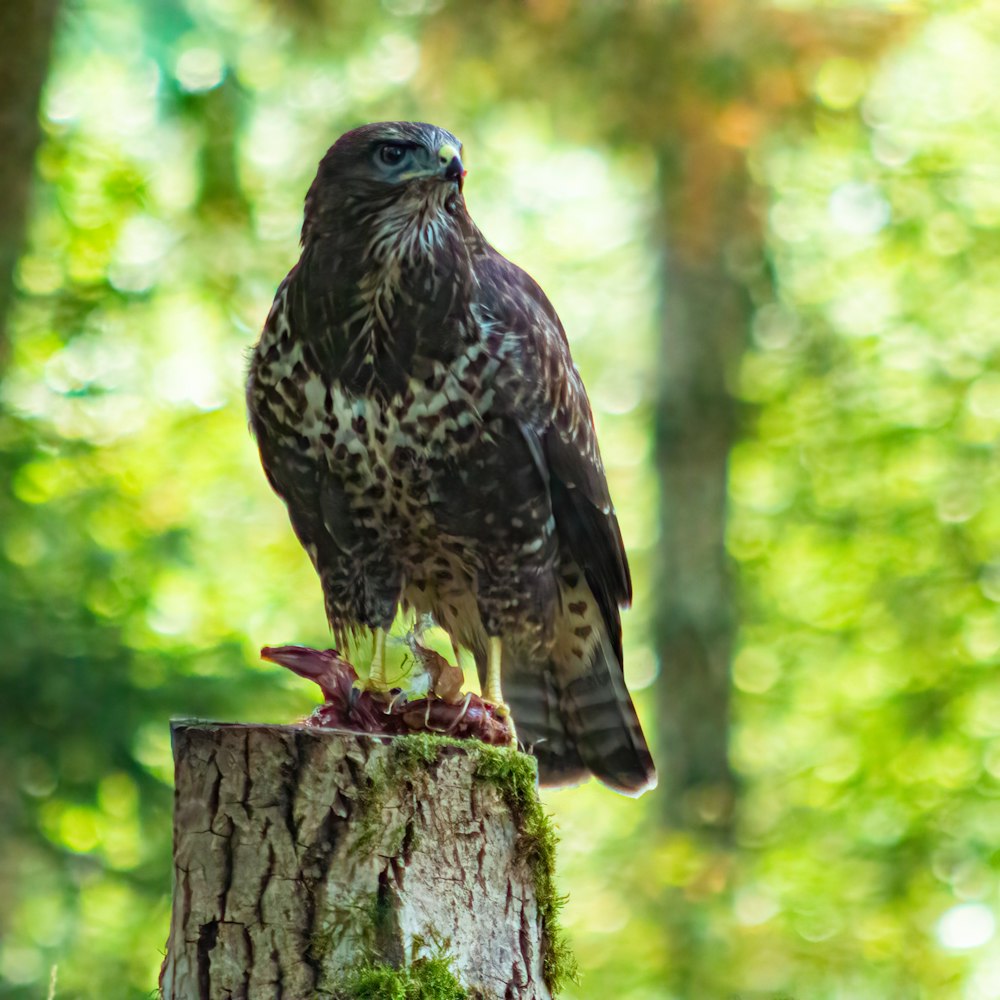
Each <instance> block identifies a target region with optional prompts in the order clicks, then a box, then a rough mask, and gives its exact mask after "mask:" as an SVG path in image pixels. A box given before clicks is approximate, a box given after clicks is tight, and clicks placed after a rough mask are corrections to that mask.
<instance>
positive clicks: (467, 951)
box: [161, 722, 549, 1000]
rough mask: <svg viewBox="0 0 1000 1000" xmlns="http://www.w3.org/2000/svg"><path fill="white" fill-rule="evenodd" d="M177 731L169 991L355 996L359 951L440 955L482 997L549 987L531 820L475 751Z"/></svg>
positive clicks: (327, 734) (233, 997)
mask: <svg viewBox="0 0 1000 1000" xmlns="http://www.w3.org/2000/svg"><path fill="white" fill-rule="evenodd" d="M172 733H173V742H174V761H175V772H176V791H175V814H174V902H173V914H172V919H171V925H170V937H169V940H168V943H167V956H166V959H165V961H164V964H163V969H162V972H161V988H162V991H163V996H164V998H165V1000H195V998H197V1000H216V998H219V1000H221V998H226V1000H253V998H264V997H267V998H274V997H282V996H284V997H293V998H296V1000H299V998H301V1000H312V998H313V997H333V996H341V995H343V993H342V992H339V990H340V989H341V985H340V984H342V982H343V977H344V974H345V970H348V969H350V968H351V967H352V966H354V965H356V963H357V962H358V961H359V960H363V959H376V960H378V961H381V962H385V963H388V964H390V965H393V966H397V967H398V966H401V965H405V964H406V963H408V962H410V961H411V960H414V959H416V958H418V957H420V956H421V955H422V954H428V953H434V952H444V953H447V954H448V955H449V956H450V957H451V958H452V960H453V969H454V971H455V973H456V976H457V978H458V980H459V981H460V982H461V983H462V984H463V985H464V986H465V987H466V989H468V991H469V994H470V996H472V997H480V998H483V1000H487V998H494V997H496V998H500V997H503V998H507V997H518V998H525V1000H534V998H538V1000H543V998H548V997H549V991H548V989H547V987H546V985H545V975H544V961H545V950H546V947H547V945H548V940H547V932H546V927H545V920H544V918H543V917H541V916H540V909H539V900H538V899H537V893H536V885H537V884H538V883H537V879H536V875H537V873H536V872H533V871H532V865H531V862H530V861H529V860H528V856H527V854H526V852H525V851H524V850H523V834H524V830H523V829H521V828H520V826H519V824H521V823H522V822H523V817H519V816H518V815H516V813H515V812H514V811H512V809H511V808H510V807H509V805H508V804H507V801H506V800H505V796H504V792H503V788H502V787H501V786H498V785H497V784H496V783H494V782H491V781H487V780H483V779H482V777H481V776H480V767H479V761H478V760H477V750H476V749H475V748H473V747H470V749H469V750H466V749H465V748H463V747H460V746H455V745H444V746H440V747H439V748H438V750H434V751H433V752H432V753H430V754H427V753H426V752H424V751H421V750H420V747H427V746H428V743H427V742H426V741H425V742H424V743H419V742H416V743H415V742H414V741H415V740H419V738H414V737H403V738H392V739H389V738H386V737H374V736H367V735H363V734H357V733H347V732H341V731H338V730H327V729H310V728H308V727H304V726H251V725H235V724H219V723H187V722H180V723H174V725H173V727H172ZM430 745H431V746H432V747H433V746H436V744H430ZM415 747H416V748H417V750H416V752H415V750H414V748H415ZM493 752H494V753H512V751H507V750H505V749H503V750H494V751H493ZM430 757H434V758H435V759H429V758H430ZM527 853H530V852H527Z"/></svg>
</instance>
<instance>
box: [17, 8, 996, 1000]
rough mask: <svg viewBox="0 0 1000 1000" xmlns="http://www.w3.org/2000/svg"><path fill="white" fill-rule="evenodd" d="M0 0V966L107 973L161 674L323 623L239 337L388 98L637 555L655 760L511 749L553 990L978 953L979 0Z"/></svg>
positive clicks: (992, 777)
mask: <svg viewBox="0 0 1000 1000" xmlns="http://www.w3.org/2000/svg"><path fill="white" fill-rule="evenodd" d="M0 29H2V30H0V39H2V43H0V44H2V45H3V47H4V53H3V56H2V59H0V148H3V149H4V150H5V152H4V154H3V156H2V157H0V358H2V360H0V774H2V775H3V780H2V782H0V816H2V828H0V997H2V998H11V1000H22V998H24V1000H27V998H37V997H41V996H45V995H46V994H47V993H48V992H49V989H50V983H51V982H52V981H53V980H55V981H56V987H55V996H57V997H59V998H95V1000H97V998H108V997H115V998H118V997H145V996H148V995H150V993H151V992H152V991H153V990H154V989H155V984H156V975H157V970H158V966H159V962H160V960H161V953H162V948H163V945H164V942H165V940H166V931H167V920H168V914H169V872H170V829H171V820H170V811H171V770H172V768H171V757H170V745H169V734H168V720H169V719H170V717H172V716H179V715H188V716H191V715H195V716H201V717H210V718H217V719H234V720H235V719H238V720H244V721H249V720H254V721H288V720H291V719H294V718H297V717H299V716H302V715H304V714H306V713H307V712H308V711H309V710H310V708H311V705H312V703H313V697H314V696H313V692H312V691H310V690H309V689H308V688H309V686H308V685H306V684H305V683H304V682H302V681H299V680H297V679H296V678H294V677H292V676H291V675H288V674H285V673H283V672H280V671H279V669H278V668H276V667H274V666H272V665H267V664H263V663H261V662H260V660H259V658H258V650H259V647H260V646H261V645H264V644H269V643H279V642H286V641H296V642H303V643H310V644H314V645H317V646H320V647H324V646H326V645H327V644H328V638H327V633H326V630H325V627H324V622H323V614H322V605H321V599H320V591H319V586H318V584H317V581H316V579H315V577H314V574H313V572H312V570H311V568H310V567H309V565H308V563H307V560H306V557H305V556H304V554H303V553H302V551H301V550H300V548H299V546H298V545H297V543H296V542H295V540H294V538H293V536H292V534H291V532H290V530H289V528H288V524H287V520H286V516H285V512H284V510H283V509H282V505H281V504H280V503H279V502H278V501H277V499H276V498H275V497H274V496H273V495H272V494H271V493H270V491H269V490H268V488H267V485H266V483H265V480H264V477H263V475H262V474H261V471H260V468H259V463H258V459H257V455H256V451H255V448H254V445H253V443H252V441H251V439H250V437H249V435H248V433H247V428H246V417H245V414H244V407H243V402H242V385H243V379H244V371H245V357H246V352H247V350H248V348H249V347H250V346H251V345H252V344H253V342H254V340H255V338H256V336H257V334H258V331H259V329H260V327H261V325H262V322H263V319H264V317H265V316H266V314H267V311H268V308H269V305H270V301H271V297H272V295H273V293H274V289H275V287H276V285H277V282H278V281H279V280H280V279H281V277H282V276H283V275H284V274H285V272H286V271H287V269H288V268H289V267H290V266H291V264H292V263H294V261H295V259H296V257H297V245H296V244H297V237H298V228H299V225H300V222H301V202H302V197H303V194H304V192H305V190H306V188H307V186H308V184H309V182H310V180H311V178H312V176H313V173H314V170H315V165H316V163H317V161H318V159H319V158H320V156H321V155H322V153H323V152H324V151H325V149H326V148H327V146H328V145H329V144H330V143H331V142H332V141H333V140H334V139H335V138H336V136H337V135H339V134H340V133H341V132H342V131H344V130H346V129H347V128H349V127H351V126H353V125H355V124H358V123H360V122H362V121H366V120H377V119H383V118H418V119H423V120H429V121H433V122H436V123H438V124H441V125H443V126H445V127H447V128H449V129H451V130H452V131H454V132H455V133H457V134H458V135H459V136H460V137H461V138H462V139H463V141H464V143H465V149H466V158H467V160H468V164H467V165H468V167H469V177H468V179H467V185H466V193H467V198H468V202H469V205H470V209H471V211H472V214H473V216H474V218H475V219H476V221H477V222H478V223H479V225H480V227H481V228H482V229H483V230H484V232H485V233H486V235H487V237H488V238H489V239H490V240H491V241H492V242H493V243H494V244H495V245H496V246H497V247H498V249H500V250H501V252H503V253H504V254H505V255H507V256H509V257H511V258H512V259H514V260H515V261H516V262H517V263H519V264H520V265H522V266H523V267H525V268H526V269H527V270H528V271H530V272H531V273H532V274H533V275H534V276H535V277H536V278H537V279H538V280H539V282H540V283H541V285H542V286H543V287H544V288H545V289H546V291H547V292H548V294H549V295H550V297H551V298H552V300H553V302H554V303H555V305H556V308H557V309H558V310H559V312H560V314H561V316H562V318H563V320H564V322H565V325H566V327H567V330H568V332H569V337H570V341H571V344H572V347H573V351H574V356H575V358H576V360H577V363H578V366H579V368H580V369H581V371H582V373H583V376H584V379H585V381H586V383H587V385H588V388H589V391H590V394H591V399H592V402H593V405H594V410H595V416H596V420H597V423H598V428H599V433H600V439H601V443H602V448H603V452H604V457H605V462H606V465H607V468H608V475H609V479H610V482H611V488H612V494H613V496H614V497H615V500H616V504H617V506H618V509H619V513H620V516H621V522H622V528H623V532H624V536H625V540H626V543H627V545H628V549H629V553H630V557H631V560H632V565H633V575H634V579H635V589H636V598H635V607H634V610H632V611H631V612H629V613H628V614H627V615H626V617H625V653H626V674H627V678H628V682H629V685H630V687H631V688H632V690H633V691H634V692H635V693H636V697H637V701H638V703H639V707H640V711H641V713H642V716H643V719H644V723H645V726H646V729H647V732H648V733H649V734H650V736H651V740H652V742H653V743H654V752H655V754H656V756H657V759H658V762H659V765H660V770H661V782H660V787H659V788H658V790H657V791H656V792H654V793H652V794H650V795H647V796H645V797H644V798H642V799H641V800H639V801H631V800H628V799H623V798H619V797H616V796H614V795H613V794H612V793H610V792H607V791H605V790H603V789H601V788H599V787H596V786H594V785H590V786H586V787H582V788H579V789H576V790H572V791H563V792H558V793H546V795H545V796H544V799H545V804H546V807H547V808H548V809H549V810H551V812H552V813H553V814H554V816H555V818H556V820H557V823H558V826H559V830H560V834H561V838H562V842H561V848H560V875H561V885H562V888H563V889H564V890H565V891H567V892H568V893H569V902H568V904H567V907H566V910H565V921H566V924H567V929H568V931H569V933H570V935H571V937H572V939H573V942H574V944H575V946H576V950H577V952H578V954H579V956H580V962H581V966H582V977H581V980H580V984H579V985H578V986H575V987H572V988H571V989H570V991H569V992H568V994H567V996H570V997H573V998H597V997H616V998H620V1000H645V998H670V1000H702V998H715V997H736V996H738V997H741V998H756V997H796V998H802V1000H807V998H808V1000H835V998H837V1000H848V998H850V1000H866V998H871V1000H884V998H888V997H892V998H896V1000H917V998H934V1000H938V998H942V997H960V998H964V1000H991V998H1000V936H998V933H997V919H998V913H1000V910H998V907H1000V895H998V869H1000V850H998V847H1000V677H998V673H997V664H998V660H1000V609H998V602H1000V547H998V541H1000V503H998V500H997V496H998V490H997V486H998V478H1000V463H998V447H997V440H998V431H1000V370H998V366H997V361H998V355H1000V336H998V322H1000V320H998V317H1000V252H998V251H1000V141H998V138H997V137H998V136H1000V6H998V5H997V4H996V3H993V2H991V0H968V2H964V0H948V2H945V0H938V2H928V3H921V4H917V3H905V2H902V3H892V2H876V0H872V2H863V0H851V2H833V0H831V2H825V3H820V2H809V0H777V2H761V3H750V2H738V0H686V2H672V0H633V2H627V0H589V2H584V0H526V2H513V0H507V2H500V0H497V2H489V3H478V4H463V3H460V2H458V0H382V2H381V3H374V2H373V3H363V4H362V3H358V4H346V3H342V4H338V3H334V2H327V0H143V2H132V0H63V2H61V3H60V2H58V0H19V2H16V3H7V4H5V5H3V8H2V10H0ZM32 178H33V180H32ZM29 181H31V188H30V193H31V196H30V201H29V200H28V193H29Z"/></svg>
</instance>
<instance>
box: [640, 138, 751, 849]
mask: <svg viewBox="0 0 1000 1000" xmlns="http://www.w3.org/2000/svg"><path fill="white" fill-rule="evenodd" d="M698 149H699V155H698V156H697V157H690V158H688V159H687V160H684V158H683V157H680V156H676V155H673V156H666V155H664V156H661V161H660V162H661V169H660V176H661V206H662V212H661V216H660V226H659V232H658V235H659V238H660V240H661V247H662V254H663V288H664V293H663V300H662V302H661V308H660V320H661V339H660V357H659V361H660V364H659V379H658V393H657V400H656V424H655V435H656V464H657V471H658V473H659V480H660V536H659V544H658V553H657V569H658V576H659V586H658V587H657V588H656V595H657V608H656V614H655V622H656V624H655V626H654V628H655V641H656V649H657V656H658V659H659V662H660V677H659V681H658V684H657V701H658V706H657V707H658V711H657V722H658V726H659V733H660V740H661V744H660V745H661V753H660V764H661V775H662V777H661V780H662V781H663V784H664V786H665V794H664V795H663V796H662V799H661V801H662V802H663V804H664V810H665V819H666V820H667V822H668V824H669V825H671V826H681V827H701V828H709V829H714V830H716V831H717V832H719V833H720V834H722V835H723V836H727V835H728V833H729V831H730V829H731V824H732V819H733V807H734V803H735V795H736V781H735V777H734V775H733V772H732V769H731V767H730V763H729V739H728V737H729V728H730V719H729V698H730V675H729V663H730V658H731V654H732V647H733V641H734V634H735V628H736V615H735V610H734V606H733V597H732V581H731V574H730V565H729V557H728V554H727V552H726V517H727V484H728V463H729V453H730V450H731V449H732V447H733V444H734V443H735V441H736V440H737V437H738V435H739V423H738V419H737V407H736V401H735V399H734V396H733V393H732V390H731V385H732V384H733V383H734V382H735V380H736V372H737V370H738V367H739V362H740V358H741V357H742V354H743V352H744V350H745V348H746V343H747V340H748V333H749V327H750V321H751V318H752V303H751V298H750V293H749V288H748V282H746V281H745V280H743V279H741V278H740V277H738V276H737V275H736V274H734V273H733V272H734V267H733V264H732V261H731V260H729V259H727V258H731V257H732V256H734V250H736V249H739V250H740V252H741V253H742V254H743V255H751V256H754V257H757V258H760V259H761V260H762V254H763V252H762V248H761V246H760V242H759V228H758V224H757V220H756V219H754V218H753V216H752V213H751V212H750V211H749V201H750V199H749V196H748V194H747V190H748V188H749V187H750V183H749V178H748V177H747V175H746V165H745V162H744V161H743V159H742V157H740V156H739V155H734V154H733V153H732V152H731V151H728V150H725V149H723V148H721V147H720V145H719V144H718V143H713V142H709V141H705V142H702V144H701V146H700V147H698ZM678 164H680V166H678ZM705 175H707V177H708V178H709V181H708V186H709V188H710V189H711V190H712V191H713V195H712V198H711V199H707V198H706V197H705V195H704V192H703V191H700V188H701V186H702V185H704V184H705V183H706V179H705Z"/></svg>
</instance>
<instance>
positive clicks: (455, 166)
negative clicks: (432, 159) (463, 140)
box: [438, 142, 468, 191]
mask: <svg viewBox="0 0 1000 1000" xmlns="http://www.w3.org/2000/svg"><path fill="white" fill-rule="evenodd" d="M438 163H440V165H441V174H440V176H441V177H443V178H444V179H445V180H446V181H455V183H457V184H458V190H459V191H461V190H462V183H463V181H464V180H465V175H466V173H467V172H468V171H466V169H465V167H463V166H462V159H461V157H460V156H459V155H458V150H457V149H456V148H455V147H454V146H453V145H452V144H451V143H450V142H446V143H445V144H444V145H443V146H442V147H441V148H440V149H439V150H438Z"/></svg>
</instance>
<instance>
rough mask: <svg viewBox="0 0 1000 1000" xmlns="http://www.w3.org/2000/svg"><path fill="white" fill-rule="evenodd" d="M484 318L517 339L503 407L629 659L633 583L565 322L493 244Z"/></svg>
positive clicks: (486, 266)
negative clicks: (625, 621) (625, 641)
mask: <svg viewBox="0 0 1000 1000" xmlns="http://www.w3.org/2000/svg"><path fill="white" fill-rule="evenodd" d="M479 273H480V288H481V291H482V295H483V303H482V308H483V311H484V313H485V314H487V315H488V316H489V317H490V318H491V319H493V320H495V322H496V323H497V325H498V326H499V327H501V329H502V331H503V335H504V337H505V338H506V339H507V340H508V341H509V343H508V344H507V345H506V347H507V351H508V353H507V357H508V358H509V363H508V364H507V365H506V366H505V367H504V368H501V370H500V371H499V372H498V373H497V380H496V389H497V396H498V398H497V405H498V406H499V407H500V409H501V411H506V412H507V413H508V414H509V415H510V416H511V417H512V418H514V419H516V420H517V421H518V422H519V424H520V427H521V431H522V433H523V434H524V436H525V438H526V440H527V441H528V444H529V448H530V450H531V453H532V456H533V458H534V460H535V463H536V464H537V465H538V467H539V471H540V472H541V474H542V477H543V479H544V480H545V481H546V482H547V483H548V484H549V493H550V497H551V501H552V513H553V516H554V518H555V521H556V528H557V532H558V535H559V542H560V546H561V548H562V551H563V553H564V555H565V556H568V557H569V558H570V560H571V561H573V562H575V563H576V564H577V566H579V568H580V569H581V570H582V571H583V573H584V574H585V576H586V578H587V582H588V583H589V584H590V587H591V589H592V591H593V592H594V596H595V597H596V598H597V601H598V603H599V605H600V607H601V612H602V615H603V617H604V620H605V623H606V625H607V628H608V633H609V636H610V638H611V640H612V642H613V643H614V644H615V646H616V647H617V648H616V652H617V653H618V658H619V661H620V660H621V648H620V644H621V622H620V615H619V608H620V607H622V606H626V605H627V604H628V603H629V602H630V601H631V598H632V581H631V577H630V575H629V568H628V559H627V557H626V555H625V546H624V544H623V542H622V536H621V529H620V528H619V526H618V518H617V517H616V516H615V512H614V507H613V506H612V503H611V497H610V494H609V492H608V483H607V478H606V477H605V473H604V464H603V462H602V461H601V454H600V449H599V448H598V445H597V433H596V431H595V429H594V418H593V415H592V413H591V409H590V401H589V400H588V398H587V392H586V390H585V389H584V386H583V381H582V379H581V378H580V374H579V372H578V371H577V370H576V366H575V365H574V364H573V359H572V357H571V356H570V351H569V343H568V342H567V339H566V334H565V331H564V330H563V326H562V323H561V322H560V321H559V317H558V315H557V314H556V311H555V309H554V308H553V307H552V304H551V303H550V302H549V300H548V298H547V297H546V296H545V293H544V292H543V291H542V290H541V288H540V287H539V286H538V284H537V283H536V282H535V281H534V279H532V278H531V277H530V275H528V274H527V273H526V272H524V271H522V270H521V269H520V268H518V267H517V266H515V265H514V264H512V263H511V262H510V261H508V260H506V259H505V258H504V257H502V256H500V254H498V253H496V251H493V250H492V248H491V249H490V250H489V251H488V252H487V253H486V254H485V255H484V256H483V257H482V258H480V267H479Z"/></svg>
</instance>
